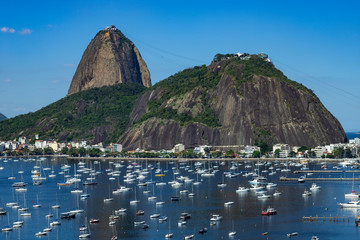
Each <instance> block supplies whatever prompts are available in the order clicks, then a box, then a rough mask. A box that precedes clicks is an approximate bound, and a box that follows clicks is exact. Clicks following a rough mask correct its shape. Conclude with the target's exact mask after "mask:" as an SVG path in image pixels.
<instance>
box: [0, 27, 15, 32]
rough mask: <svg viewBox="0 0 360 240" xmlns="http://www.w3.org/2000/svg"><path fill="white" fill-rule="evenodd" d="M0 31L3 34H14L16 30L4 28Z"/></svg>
mask: <svg viewBox="0 0 360 240" xmlns="http://www.w3.org/2000/svg"><path fill="white" fill-rule="evenodd" d="M0 31H1V32H3V33H14V32H15V29H13V28H9V27H2V28H0Z"/></svg>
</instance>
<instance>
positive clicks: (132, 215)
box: [0, 157, 360, 240]
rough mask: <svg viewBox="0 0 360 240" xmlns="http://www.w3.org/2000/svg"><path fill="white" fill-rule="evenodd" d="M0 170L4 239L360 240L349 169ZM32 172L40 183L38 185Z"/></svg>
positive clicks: (110, 164) (55, 164)
mask: <svg viewBox="0 0 360 240" xmlns="http://www.w3.org/2000/svg"><path fill="white" fill-rule="evenodd" d="M0 164H1V166H3V167H4V169H3V170H1V171H0V180H1V182H0V185H1V188H0V194H1V196H2V198H1V202H0V208H1V212H2V215H0V227H1V228H2V233H1V234H2V239H9V240H10V239H24V238H25V237H26V239H38V238H40V237H41V238H47V239H89V238H90V239H112V238H113V239H115V237H116V238H117V239H167V238H172V239H249V240H250V239H259V238H261V237H263V236H266V238H267V239H286V238H287V235H288V234H290V235H291V234H294V233H296V235H292V237H294V238H297V237H299V238H301V239H312V236H317V237H318V238H319V239H330V238H331V239H344V238H346V239H357V236H358V231H359V228H357V227H356V225H355V224H354V223H356V219H357V217H356V216H358V215H359V212H358V209H359V210H360V207H359V208H356V207H355V208H353V207H352V206H353V205H354V206H355V205H356V200H357V199H358V198H359V195H358V194H357V192H355V191H357V190H359V186H358V185H357V183H356V181H357V179H358V177H357V172H353V171H351V170H350V167H344V168H343V169H342V171H341V173H338V172H324V170H322V169H321V168H322V166H323V163H320V162H310V163H308V162H305V163H300V162H298V161H292V160H288V161H264V160H261V161H248V160H238V159H232V160H226V161H221V160H220V161H209V160H201V161H199V160H193V161H186V160H182V161H174V160H171V161H154V160H152V159H147V160H141V161H140V160H137V161H136V160H127V159H120V160H119V159H118V160H116V161H115V160H101V159H96V160H72V159H66V158H50V157H47V158H45V157H41V158H40V157H33V158H2V159H1V161H0ZM37 166H41V167H39V168H37ZM304 166H305V167H307V168H309V171H312V174H313V175H311V178H309V177H307V176H302V177H303V178H304V180H305V181H304V182H303V183H299V182H298V179H299V176H298V174H296V173H295V171H298V170H300V169H301V168H302V167H304ZM327 166H328V168H337V167H338V164H335V163H327ZM34 169H38V171H39V173H40V172H41V177H42V184H41V185H33V181H34V177H35V180H37V178H38V177H39V175H37V174H35V175H36V176H33V175H34V172H33V170H34ZM43 169H47V170H43ZM348 171H350V172H348ZM304 174H305V173H304ZM50 175H52V177H49V176H50ZM340 176H341V177H340ZM284 178H286V179H293V180H292V181H282V179H284ZM316 179H344V180H343V181H338V180H336V181H331V182H330V181H329V180H328V181H323V182H320V181H319V183H318V184H315V183H313V182H315V181H317V180H316ZM345 179H346V180H345ZM84 183H86V184H85V185H84ZM94 183H96V184H94ZM21 188H24V189H26V191H16V189H21ZM305 193H306V194H305ZM354 198H355V199H354ZM348 202H350V205H348V204H349V203H348ZM351 202H354V204H351ZM341 204H343V205H344V206H345V207H341V206H340V205H341ZM347 206H350V207H349V208H348V207H347ZM306 216H309V217H306ZM334 223H342V224H341V225H334ZM329 226H331V228H329ZM343 229H345V230H346V231H345V230H343ZM265 233H266V234H265Z"/></svg>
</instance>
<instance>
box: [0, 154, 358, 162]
mask: <svg viewBox="0 0 360 240" xmlns="http://www.w3.org/2000/svg"><path fill="white" fill-rule="evenodd" d="M40 157H47V158H48V157H53V158H66V159H69V160H122V161H124V160H125V161H126V160H127V161H136V160H139V161H149V160H152V161H177V162H185V161H310V162H329V163H331V162H335V163H336V162H342V161H345V160H349V159H326V158H325V159H323V158H137V157H72V156H69V155H36V156H1V157H0V158H40ZM350 160H355V161H358V160H359V159H358V158H351V159H350Z"/></svg>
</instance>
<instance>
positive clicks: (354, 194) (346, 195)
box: [345, 191, 360, 198]
mask: <svg viewBox="0 0 360 240" xmlns="http://www.w3.org/2000/svg"><path fill="white" fill-rule="evenodd" d="M359 196H360V195H359V193H358V192H356V191H352V192H351V193H345V197H346V198H359Z"/></svg>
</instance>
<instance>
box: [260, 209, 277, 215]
mask: <svg viewBox="0 0 360 240" xmlns="http://www.w3.org/2000/svg"><path fill="white" fill-rule="evenodd" d="M261 215H262V216H270V215H276V209H275V208H272V207H268V209H266V211H262V212H261Z"/></svg>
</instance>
